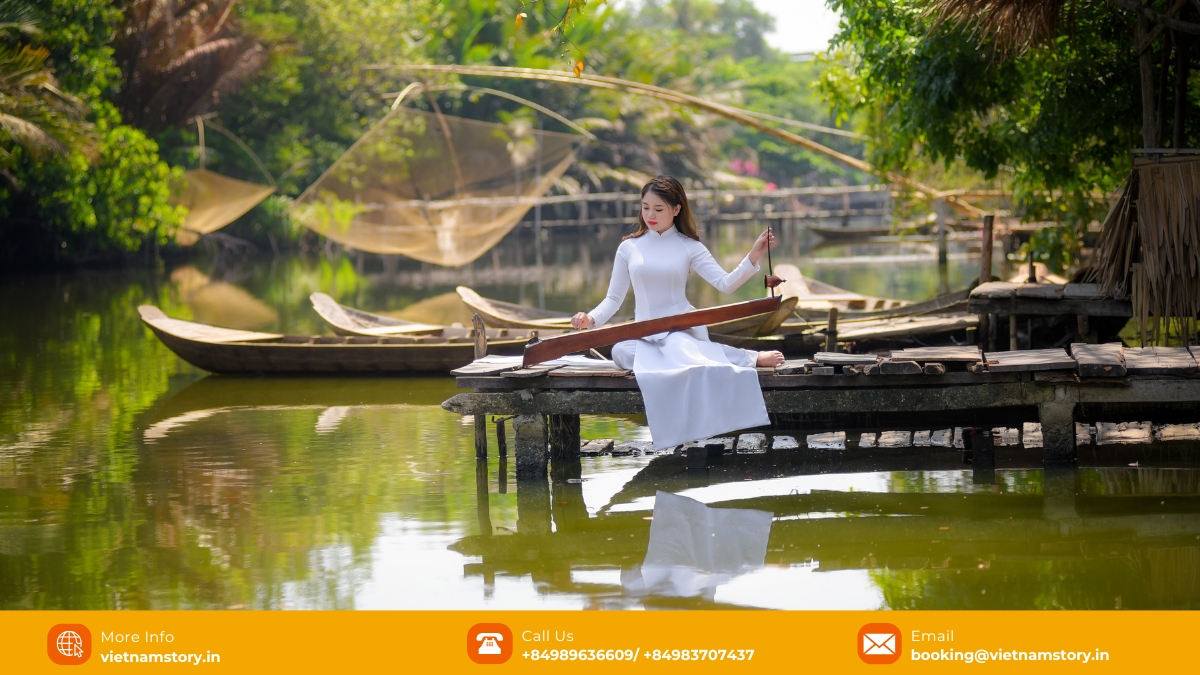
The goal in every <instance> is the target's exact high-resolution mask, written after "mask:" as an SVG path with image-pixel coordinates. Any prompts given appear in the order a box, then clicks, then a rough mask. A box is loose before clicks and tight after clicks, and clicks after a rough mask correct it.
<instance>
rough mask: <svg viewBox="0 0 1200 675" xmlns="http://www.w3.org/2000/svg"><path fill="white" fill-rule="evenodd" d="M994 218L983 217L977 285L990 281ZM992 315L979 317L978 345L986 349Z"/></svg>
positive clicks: (990, 215) (991, 216)
mask: <svg viewBox="0 0 1200 675" xmlns="http://www.w3.org/2000/svg"><path fill="white" fill-rule="evenodd" d="M995 221H996V217H995V216H994V215H992V214H988V215H986V216H984V217H983V241H982V242H981V243H980V248H979V283H981V284H986V283H988V282H990V281H991V280H992V227H993V225H994V224H995ZM991 319H992V315H991V314H983V315H982V316H980V317H979V345H980V346H981V347H986V346H987V345H986V342H987V339H988V338H987V336H988V332H989V331H988V328H989V324H990V323H991Z"/></svg>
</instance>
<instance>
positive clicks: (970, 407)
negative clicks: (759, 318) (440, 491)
mask: <svg viewBox="0 0 1200 675" xmlns="http://www.w3.org/2000/svg"><path fill="white" fill-rule="evenodd" d="M1083 347H1085V346H1080V347H1078V348H1077V351H1079V352H1080V354H1083V353H1084V352H1087V354H1088V356H1087V358H1084V359H1083V361H1082V362H1077V361H1076V360H1075V359H1074V358H1073V357H1072V356H1071V355H1070V354H1068V352H1067V351H1066V350H1039V351H1038V352H1029V351H1025V352H999V353H988V354H986V355H983V354H981V355H980V357H979V359H978V361H977V362H976V363H969V362H964V361H963V360H961V359H957V358H955V357H954V355H953V354H951V355H949V356H950V358H944V357H945V356H947V355H946V354H944V353H941V352H939V351H938V350H937V348H934V349H933V350H929V351H926V352H923V351H922V350H903V352H901V353H897V354H894V355H893V357H892V358H888V359H883V358H880V359H879V362H878V364H876V365H874V366H870V365H868V366H866V367H864V366H863V365H862V364H856V365H833V366H830V365H823V364H836V363H837V361H838V360H839V359H840V358H841V357H848V356H850V355H845V354H841V355H838V354H829V355H825V356H823V355H822V354H817V355H816V356H815V360H814V361H811V362H810V361H802V362H788V363H787V364H784V366H781V367H780V369H778V370H770V369H760V371H759V382H760V384H761V386H762V389H763V395H764V397H765V399H766V403H767V411H768V413H770V415H771V417H772V420H773V422H775V426H776V427H780V428H787V426H788V425H789V424H800V423H803V422H804V421H805V420H811V419H819V420H822V421H824V422H828V421H830V420H837V419H839V418H847V419H849V418H852V417H854V416H860V417H861V416H862V415H864V414H872V415H889V414H890V415H893V416H895V417H901V416H906V415H912V416H914V417H918V416H919V417H923V418H931V417H936V418H939V419H943V420H947V419H949V420H952V419H954V418H955V416H956V415H960V416H961V415H967V414H978V413H979V412H980V411H989V410H990V411H994V412H998V413H1014V414H1021V415H1027V416H1029V417H1031V418H1034V419H1036V420H1037V421H1040V422H1041V425H1042V439H1043V461H1044V463H1045V464H1046V465H1059V466H1061V465H1070V464H1073V463H1074V462H1075V457H1076V451H1075V443H1076V440H1075V422H1076V420H1077V418H1081V412H1083V413H1085V415H1084V416H1086V414H1090V413H1087V411H1095V410H1102V409H1104V407H1105V406H1111V407H1117V408H1121V409H1125V410H1127V409H1129V408H1130V407H1133V406H1145V407H1146V409H1147V411H1152V410H1153V409H1154V408H1155V406H1178V405H1180V404H1184V405H1188V404H1191V405H1194V404H1196V403H1200V373H1198V372H1197V370H1198V369H1197V365H1196V361H1195V354H1194V353H1192V352H1189V351H1188V350H1187V349H1182V348H1176V349H1173V350H1168V349H1165V348H1146V349H1145V350H1142V349H1136V350H1134V349H1130V350H1124V349H1123V348H1121V349H1122V351H1118V350H1109V351H1108V352H1104V351H1103V350H1099V351H1100V352H1103V353H1100V354H1099V355H1098V352H1097V350H1095V349H1091V350H1087V349H1083ZM1086 347H1095V345H1088V346H1086ZM951 349H955V350H962V349H963V348H951ZM966 349H973V348H966ZM1193 349H1196V348H1193ZM1147 350H1149V351H1147ZM944 351H945V349H943V350H942V352H944ZM1126 351H1127V352H1128V355H1129V358H1125V353H1124V352H1126ZM1043 352H1046V353H1043ZM1049 352H1054V353H1049ZM1105 353H1107V354H1108V356H1107V357H1105V356H1104V354H1105ZM922 354H924V356H922ZM939 354H941V356H939ZM856 357H857V358H859V359H862V358H863V355H856ZM867 358H869V359H870V358H877V357H867ZM1097 358H1100V359H1103V358H1110V359H1113V361H1114V362H1113V364H1112V366H1113V367H1111V368H1108V369H1107V370H1106V369H1105V366H1104V364H1103V363H1100V364H1098V363H1097V362H1096V359H1097ZM934 360H937V361H939V363H934ZM1117 360H1120V362H1121V363H1120V364H1119V365H1120V368H1117V367H1115V366H1116V365H1118V364H1117ZM884 362H887V363H889V364H890V365H892V366H893V367H888V368H885V367H883V363H884ZM898 364H913V366H919V367H918V368H916V370H917V372H920V373H921V374H895V375H891V374H886V373H889V372H913V370H912V368H911V367H899V365H898ZM930 366H941V367H940V368H938V367H930ZM947 366H948V368H947ZM470 368H471V367H468V369H467V370H468V372H463V373H461V374H460V375H459V377H458V379H457V382H458V386H459V387H461V388H469V389H473V391H472V392H465V393H461V394H457V395H455V396H453V397H451V398H450V399H448V400H446V401H445V402H443V403H442V407H443V408H444V409H446V410H449V411H451V412H455V413H458V414H460V415H471V416H474V419H475V424H476V425H477V430H476V453H477V456H479V457H480V458H486V455H487V437H486V433H487V432H486V427H485V425H486V418H487V415H503V416H511V417H512V424H513V428H514V430H515V432H516V448H515V450H516V465H517V477H518V478H519V479H526V478H544V477H545V476H546V472H547V466H548V461H574V460H575V459H576V458H578V456H579V447H580V438H579V417H580V415H628V414H639V413H644V412H645V406H644V404H643V402H642V396H641V392H640V391H639V390H638V388H637V381H636V380H635V379H634V378H633V376H632V375H629V374H627V373H625V372H623V371H596V372H591V373H585V372H581V371H580V369H575V368H571V369H561V368H559V369H555V368H553V367H549V366H548V367H540V368H541V369H527V370H524V371H522V370H511V369H510V370H508V371H506V372H489V371H488V370H487V369H486V368H477V369H476V370H478V371H480V373H479V374H471V373H470V372H469V369H470ZM989 368H991V369H993V371H1002V372H986V371H987V370H988V369H989ZM835 370H836V371H837V374H833V373H834V371H835ZM972 371H976V372H972ZM980 371H985V372H980ZM863 372H866V373H868V374H866V375H864V374H860V373H863ZM1097 372H1102V373H1105V374H1106V376H1099V377H1092V376H1087V374H1091V373H1097ZM871 373H881V374H871ZM924 373H930V374H924ZM1081 373H1083V374H1081ZM1081 419H1082V418H1081ZM1029 421H1033V419H1030V420H1029ZM960 426H961V425H960Z"/></svg>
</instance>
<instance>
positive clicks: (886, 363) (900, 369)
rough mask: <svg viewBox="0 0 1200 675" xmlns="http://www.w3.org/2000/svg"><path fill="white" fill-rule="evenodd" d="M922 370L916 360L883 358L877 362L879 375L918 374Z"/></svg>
mask: <svg viewBox="0 0 1200 675" xmlns="http://www.w3.org/2000/svg"><path fill="white" fill-rule="evenodd" d="M922 372H924V370H923V369H922V368H921V364H919V363H917V362H916V361H896V360H894V359H884V360H882V361H880V362H879V374H881V375H920V374H921V373H922Z"/></svg>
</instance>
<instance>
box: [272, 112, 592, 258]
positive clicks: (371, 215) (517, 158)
mask: <svg viewBox="0 0 1200 675" xmlns="http://www.w3.org/2000/svg"><path fill="white" fill-rule="evenodd" d="M578 139H579V137H578V136H573V135H570V134H561V133H554V132H548V131H540V130H538V129H536V128H534V127H533V125H532V124H530V123H529V121H528V118H517V120H516V121H514V122H513V123H512V124H493V123H489V122H480V121H476V120H468V119H463V118H460V117H451V116H448V115H438V114H436V113H427V112H423V111H419V110H413V109H411V108H397V109H396V110H393V111H392V112H391V113H389V114H388V116H387V117H385V118H384V119H383V120H382V121H380V122H379V124H377V125H375V126H374V127H373V128H372V129H371V130H370V131H368V132H367V133H366V135H365V136H363V137H362V138H361V139H360V140H359V141H358V142H357V143H355V144H354V147H352V148H350V150H349V151H347V152H346V154H345V155H343V156H342V157H341V158H340V159H338V161H337V162H336V163H334V165H333V166H332V167H331V168H330V169H329V171H327V172H326V173H325V175H324V176H322V177H321V178H320V180H318V181H317V182H316V183H314V184H313V185H312V187H310V188H309V189H308V190H306V191H305V192H304V194H302V195H301V196H300V198H299V199H297V200H296V203H295V204H294V205H293V207H292V215H293V217H295V218H296V219H297V220H298V221H299V222H300V223H301V224H303V225H304V226H305V227H308V228H309V229H311V230H313V231H315V232H318V233H320V234H322V235H324V236H326V237H328V238H330V239H332V240H334V241H336V242H338V243H340V244H344V245H345V246H348V247H351V248H354V249H357V250H360V251H369V252H371V253H389V254H400V255H404V256H408V257H410V258H415V259H417V260H422V261H425V262H428V263H433V264H436V265H444V266H448V267H456V266H459V265H465V264H467V263H469V262H471V261H473V260H475V259H476V258H478V257H479V256H481V255H483V254H484V253H485V252H487V251H488V250H490V249H491V248H492V247H493V246H495V245H496V244H497V243H498V242H499V241H500V240H501V239H502V238H504V235H506V234H508V233H509V231H510V230H512V228H513V227H515V226H516V224H517V223H518V222H520V220H521V218H523V217H524V216H525V214H526V213H527V212H528V211H529V208H530V207H531V206H533V204H534V202H535V201H536V199H537V198H538V197H540V196H542V195H543V194H545V193H546V191H547V190H549V188H550V186H551V185H552V184H553V183H554V181H555V180H557V179H558V178H559V176H561V175H562V174H563V172H564V171H566V170H567V168H568V167H569V166H570V165H571V162H572V161H573V160H574V157H575V152H574V151H575V142H576V141H577V140H578Z"/></svg>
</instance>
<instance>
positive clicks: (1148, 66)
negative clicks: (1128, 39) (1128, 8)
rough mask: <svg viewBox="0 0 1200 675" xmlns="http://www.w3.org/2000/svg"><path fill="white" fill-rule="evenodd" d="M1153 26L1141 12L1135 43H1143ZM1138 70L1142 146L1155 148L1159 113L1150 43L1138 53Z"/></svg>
mask: <svg viewBox="0 0 1200 675" xmlns="http://www.w3.org/2000/svg"><path fill="white" fill-rule="evenodd" d="M1151 28H1152V26H1151V25H1150V20H1149V19H1147V18H1146V17H1144V16H1142V15H1141V14H1139V15H1138V20H1137V39H1136V40H1135V41H1134V43H1135V44H1142V42H1143V41H1144V40H1145V39H1146V36H1147V35H1149V33H1150V30H1151ZM1138 71H1139V73H1140V75H1141V80H1142V147H1145V148H1153V147H1155V145H1156V144H1157V142H1158V128H1157V124H1156V122H1157V121H1158V115H1157V114H1156V112H1155V110H1154V103H1155V101H1154V60H1153V59H1152V58H1151V56H1150V47H1149V45H1147V47H1146V49H1143V50H1142V52H1141V53H1140V54H1138Z"/></svg>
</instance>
